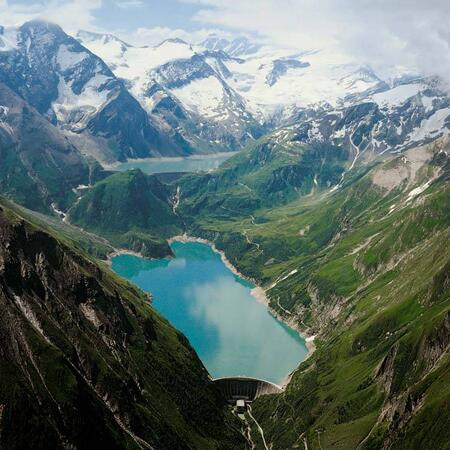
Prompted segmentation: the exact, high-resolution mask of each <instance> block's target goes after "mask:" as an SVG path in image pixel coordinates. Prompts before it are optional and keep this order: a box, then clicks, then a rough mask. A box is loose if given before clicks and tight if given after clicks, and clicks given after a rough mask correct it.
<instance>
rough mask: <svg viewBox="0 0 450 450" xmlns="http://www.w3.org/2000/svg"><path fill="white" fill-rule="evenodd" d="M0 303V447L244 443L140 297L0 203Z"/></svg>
mask: <svg viewBox="0 0 450 450" xmlns="http://www.w3.org/2000/svg"><path fill="white" fill-rule="evenodd" d="M0 309H1V311H2V314H1V317H0V337H1V339H0V447H1V448H2V449H14V450H17V449H29V448H33V449H48V448H54V449H56V448H68V447H70V448H110V449H119V448H120V449H124V448H130V449H131V448H133V449H134V448H160V449H174V448H179V449H192V448H197V449H221V448H223V449H226V448H228V449H236V448H242V447H243V442H242V441H241V437H240V434H239V430H238V429H237V428H236V426H235V422H234V420H233V419H232V418H231V417H230V416H228V413H227V412H226V409H225V408H224V406H223V403H222V399H221V397H220V395H219V393H218V392H217V391H216V390H215V388H214V386H213V385H212V383H211V381H210V380H209V377H208V374H207V372H206V370H205V369H204V367H203V365H202V364H201V362H200V361H199V359H198V357H197V355H196V354H195V352H194V351H193V350H192V348H191V347H190V346H189V344H188V343H187V341H186V339H185V338H184V337H183V336H182V335H181V334H180V333H178V332H177V331H176V330H174V329H173V328H172V327H171V326H170V325H169V324H168V322H167V321H166V320H164V319H162V318H161V317H160V316H159V315H158V314H157V313H156V312H155V311H154V310H153V309H152V308H151V307H150V305H149V304H148V299H147V298H146V297H145V296H144V295H143V294H142V293H141V292H140V291H138V290H137V289H136V288H134V287H132V286H131V285H129V284H128V283H126V282H124V281H122V280H121V279H119V278H118V277H117V276H116V275H114V274H113V273H111V272H110V271H109V270H106V269H104V268H101V267H99V266H98V265H97V264H96V263H94V262H93V261H90V260H88V259H86V258H85V257H84V256H83V254H82V253H79V252H78V251H77V250H74V249H73V248H71V247H69V246H67V245H65V244H63V243H61V242H60V240H59V232H57V231H51V232H50V233H49V232H48V231H45V230H43V229H41V228H40V227H37V226H36V225H33V224H31V223H30V222H29V221H28V220H26V219H24V218H23V217H22V216H21V215H20V214H19V213H18V212H17V210H13V209H11V208H10V206H9V204H8V203H6V202H3V201H2V200H0Z"/></svg>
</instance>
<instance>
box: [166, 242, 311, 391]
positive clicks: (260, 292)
mask: <svg viewBox="0 0 450 450" xmlns="http://www.w3.org/2000/svg"><path fill="white" fill-rule="evenodd" d="M168 242H169V245H170V244H171V243H173V242H182V243H188V242H198V243H200V244H206V245H209V246H210V247H211V248H212V249H213V251H214V252H216V253H217V254H219V255H220V257H221V259H222V262H223V263H224V264H225V266H226V267H227V268H228V269H229V270H230V271H231V272H232V273H233V274H234V275H236V276H239V277H241V278H243V279H244V280H247V281H249V282H251V283H252V284H254V285H255V287H254V288H253V289H251V291H250V293H251V295H252V296H253V297H254V298H255V299H256V301H257V302H258V303H261V304H263V305H264V306H265V307H266V308H267V309H268V311H269V312H270V314H272V316H274V317H275V318H276V319H277V320H279V321H280V322H283V323H285V324H286V325H287V326H288V327H289V328H291V329H293V330H294V331H296V332H297V333H298V334H299V336H300V337H301V338H302V339H303V340H304V341H305V346H306V349H307V351H308V353H307V355H306V358H305V359H304V360H303V361H306V360H307V359H308V358H309V357H310V356H311V355H312V354H313V353H314V351H315V350H316V345H315V344H314V340H315V337H316V336H310V335H307V334H306V333H305V332H304V330H301V329H300V327H299V326H298V325H297V324H296V323H295V322H294V320H291V321H290V320H288V319H286V318H285V317H282V316H281V315H280V314H279V313H278V312H277V311H275V310H274V309H273V308H272V307H271V306H270V302H269V298H268V297H267V293H266V290H265V289H264V288H263V287H262V286H259V285H258V283H257V282H256V280H254V279H251V278H249V277H247V276H245V275H244V274H242V273H240V272H239V271H238V270H237V269H236V267H235V266H234V265H233V264H232V263H231V261H230V260H229V259H228V258H227V256H226V255H225V252H223V251H222V250H219V249H218V248H217V247H216V245H215V244H214V242H211V241H209V240H207V239H204V238H199V237H194V236H189V235H187V234H182V235H178V236H173V237H171V238H170V239H169V240H168ZM303 361H301V362H300V363H299V364H301V363H302V362H303ZM297 369H298V368H296V369H295V370H294V371H292V372H291V373H290V374H289V375H288V376H287V378H286V380H285V381H284V382H283V384H282V387H285V386H286V385H287V384H288V383H289V381H290V379H291V377H292V375H293V374H294V373H295V371H296V370H297Z"/></svg>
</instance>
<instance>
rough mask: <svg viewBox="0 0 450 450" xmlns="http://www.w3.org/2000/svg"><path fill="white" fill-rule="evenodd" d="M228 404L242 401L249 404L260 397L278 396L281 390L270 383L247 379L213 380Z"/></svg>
mask: <svg viewBox="0 0 450 450" xmlns="http://www.w3.org/2000/svg"><path fill="white" fill-rule="evenodd" d="M213 382H214V384H216V385H217V386H218V388H219V389H220V390H221V392H222V394H223V395H224V396H225V398H226V399H227V400H228V401H229V402H230V403H235V402H236V400H240V399H243V400H245V401H247V402H251V401H253V400H255V399H256V398H258V397H260V396H261V395H268V394H279V393H281V392H282V391H283V390H282V389H281V387H280V386H278V385H276V384H274V383H271V382H270V381H265V380H259V379H257V378H247V377H227V378H217V379H215V380H213Z"/></svg>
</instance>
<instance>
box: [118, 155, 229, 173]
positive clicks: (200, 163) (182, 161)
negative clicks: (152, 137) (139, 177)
mask: <svg viewBox="0 0 450 450" xmlns="http://www.w3.org/2000/svg"><path fill="white" fill-rule="evenodd" d="M233 155H235V153H216V154H212V155H197V156H190V157H186V158H146V159H133V160H130V161H127V162H124V163H120V164H116V165H115V166H113V167H112V169H114V170H118V171H120V172H124V171H126V170H131V169H141V170H142V172H144V173H147V174H149V175H151V174H153V173H179V172H202V171H205V172H206V171H208V170H213V169H217V168H218V167H219V166H220V165H221V164H222V163H223V162H225V161H226V160H227V159H230V158H231V157H232V156H233Z"/></svg>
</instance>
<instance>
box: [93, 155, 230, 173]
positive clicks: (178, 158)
mask: <svg viewBox="0 0 450 450" xmlns="http://www.w3.org/2000/svg"><path fill="white" fill-rule="evenodd" d="M237 153H239V152H218V153H207V154H200V155H189V156H156V157H148V158H129V159H127V160H126V161H125V162H120V161H116V162H113V163H107V162H102V163H101V166H102V167H103V168H104V169H105V170H111V171H119V168H120V167H121V166H123V165H124V164H129V163H131V164H143V163H146V162H175V161H204V160H208V159H210V158H225V157H230V158H231V157H232V156H234V155H236V154H237Z"/></svg>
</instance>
